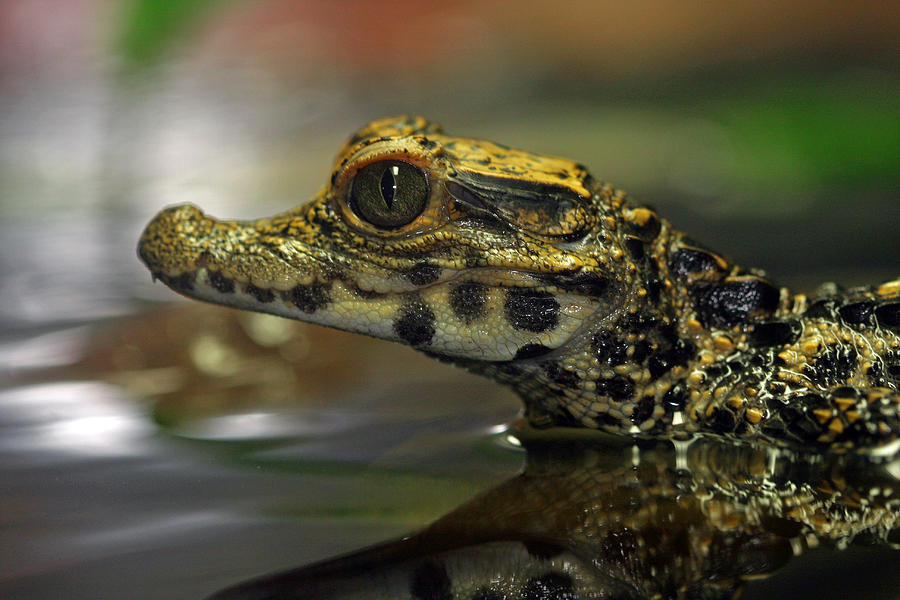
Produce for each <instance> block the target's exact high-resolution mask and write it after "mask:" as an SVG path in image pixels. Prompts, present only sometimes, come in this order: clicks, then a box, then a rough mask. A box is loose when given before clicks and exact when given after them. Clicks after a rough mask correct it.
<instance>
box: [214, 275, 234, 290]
mask: <svg viewBox="0 0 900 600" xmlns="http://www.w3.org/2000/svg"><path fill="white" fill-rule="evenodd" d="M209 285H211V286H213V287H214V288H215V289H216V291H217V292H219V293H221V294H230V293H232V292H234V281H232V280H231V279H228V278H227V277H225V276H224V275H222V274H221V273H216V272H215V271H210V272H209Z"/></svg>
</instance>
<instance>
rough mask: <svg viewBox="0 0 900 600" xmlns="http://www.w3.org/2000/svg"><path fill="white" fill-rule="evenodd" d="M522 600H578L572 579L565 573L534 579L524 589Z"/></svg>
mask: <svg viewBox="0 0 900 600" xmlns="http://www.w3.org/2000/svg"><path fill="white" fill-rule="evenodd" d="M520 598H521V599H522V600H578V597H577V596H576V595H575V590H574V589H573V588H572V578H571V577H569V576H568V575H566V574H565V573H555V572H551V573H547V574H546V575H541V576H540V577H532V578H531V579H529V580H528V583H526V584H525V587H524V588H522V595H521V596H520Z"/></svg>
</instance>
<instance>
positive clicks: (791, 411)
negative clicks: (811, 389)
mask: <svg viewBox="0 0 900 600" xmlns="http://www.w3.org/2000/svg"><path fill="white" fill-rule="evenodd" d="M769 406H770V407H772V403H770V404H769ZM825 406H826V404H825V399H824V398H822V396H819V395H818V394H804V395H802V396H796V397H794V398H791V399H789V400H788V404H786V405H782V404H778V405H776V408H775V410H776V411H777V415H778V417H779V418H778V419H774V420H772V422H771V423H769V422H767V424H766V425H765V426H764V427H763V431H764V432H765V431H766V430H767V429H772V428H774V429H780V430H781V431H786V432H787V433H789V434H790V435H791V436H792V437H794V438H796V439H798V440H800V441H802V442H814V441H815V440H816V439H817V438H818V437H819V436H820V435H822V427H821V425H819V424H818V423H817V422H816V421H814V420H813V418H812V417H811V416H810V415H812V411H813V410H815V409H817V408H824V407H825ZM776 435H778V434H776ZM780 436H781V437H784V433H780Z"/></svg>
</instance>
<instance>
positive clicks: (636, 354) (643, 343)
mask: <svg viewBox="0 0 900 600" xmlns="http://www.w3.org/2000/svg"><path fill="white" fill-rule="evenodd" d="M652 351H653V346H651V345H650V343H649V342H648V341H647V340H640V341H638V342H637V343H635V345H634V350H633V351H632V353H631V360H633V361H634V362H636V363H638V364H643V362H644V360H645V359H646V358H647V357H648V356H650V353H651V352H652Z"/></svg>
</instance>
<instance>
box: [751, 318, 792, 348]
mask: <svg viewBox="0 0 900 600" xmlns="http://www.w3.org/2000/svg"><path fill="white" fill-rule="evenodd" d="M801 331H802V328H801V326H800V322H799V321H797V320H795V319H791V320H789V321H771V322H769V323H758V324H756V325H753V326H752V327H751V328H750V331H749V332H747V343H748V344H750V345H751V346H785V345H787V344H793V343H794V342H796V341H797V339H798V338H799V337H800V333H801Z"/></svg>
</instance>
